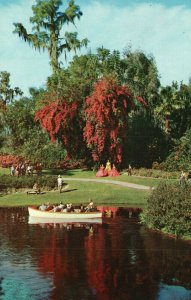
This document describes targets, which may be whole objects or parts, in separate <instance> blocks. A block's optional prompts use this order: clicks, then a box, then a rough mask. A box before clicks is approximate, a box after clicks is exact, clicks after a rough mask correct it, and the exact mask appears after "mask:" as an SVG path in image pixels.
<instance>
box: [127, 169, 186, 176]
mask: <svg viewBox="0 0 191 300" xmlns="http://www.w3.org/2000/svg"><path fill="white" fill-rule="evenodd" d="M133 175H136V176H143V177H152V178H161V179H178V178H179V176H180V172H175V171H174V172H168V171H163V170H155V169H146V168H140V169H133Z"/></svg>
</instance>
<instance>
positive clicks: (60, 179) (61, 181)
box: [57, 175, 64, 193]
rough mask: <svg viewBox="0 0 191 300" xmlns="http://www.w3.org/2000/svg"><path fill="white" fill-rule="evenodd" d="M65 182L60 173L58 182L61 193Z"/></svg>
mask: <svg viewBox="0 0 191 300" xmlns="http://www.w3.org/2000/svg"><path fill="white" fill-rule="evenodd" d="M63 183H64V181H63V179H62V178H61V176H60V175H58V178H57V184H58V190H59V192H60V193H61V191H62V186H63Z"/></svg>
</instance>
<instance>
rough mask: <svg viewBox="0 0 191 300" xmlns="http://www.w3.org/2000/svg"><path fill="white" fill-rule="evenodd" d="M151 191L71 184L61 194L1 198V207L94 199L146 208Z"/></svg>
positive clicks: (110, 203) (24, 194)
mask: <svg viewBox="0 0 191 300" xmlns="http://www.w3.org/2000/svg"><path fill="white" fill-rule="evenodd" d="M149 193H150V192H149V191H143V190H137V189H132V188H127V187H120V186H116V185H112V184H101V183H93V182H91V183H88V182H78V181H74V182H73V181H72V182H69V187H68V188H67V189H66V190H65V191H63V192H62V193H61V194H60V193H59V192H58V191H57V190H53V191H45V194H42V195H27V193H26V190H25V191H18V192H16V193H13V194H9V195H4V196H2V197H0V206H26V205H39V204H41V203H43V202H50V203H59V202H60V201H62V202H63V203H68V202H69V203H70V202H71V203H73V204H80V203H88V201H89V199H90V198H91V199H93V201H94V203H95V204H96V205H117V206H137V207H144V206H145V204H146V199H147V197H148V195H149Z"/></svg>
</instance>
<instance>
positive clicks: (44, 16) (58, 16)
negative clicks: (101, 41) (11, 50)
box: [14, 0, 88, 73]
mask: <svg viewBox="0 0 191 300" xmlns="http://www.w3.org/2000/svg"><path fill="white" fill-rule="evenodd" d="M61 5H62V1H61V0H36V5H33V6H32V11H33V16H32V17H31V18H30V23H31V24H32V25H33V27H32V33H28V32H27V30H26V28H25V27H24V26H23V25H22V24H21V23H14V26H15V30H14V33H16V34H18V35H19V37H21V38H22V39H23V40H24V41H25V42H28V43H29V45H31V46H33V47H34V48H35V49H37V50H39V51H40V50H41V49H42V50H47V51H48V53H49V57H50V65H51V67H52V70H53V73H56V72H57V71H58V70H59V68H60V66H59V57H60V55H61V54H62V53H63V52H64V54H65V58H66V54H67V52H69V51H71V50H73V51H75V52H76V50H78V49H80V48H81V47H82V46H87V43H88V40H87V39H83V40H81V41H80V40H78V38H77V33H76V32H67V31H65V33H64V34H63V32H62V29H63V26H64V25H65V26H68V25H69V24H73V25H75V20H76V18H77V19H80V17H81V16H82V12H81V11H80V8H79V6H78V5H76V4H75V1H74V0H70V1H69V2H68V6H67V7H66V9H65V11H59V8H60V7H61Z"/></svg>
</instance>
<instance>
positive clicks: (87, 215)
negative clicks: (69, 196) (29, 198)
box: [28, 207, 102, 221]
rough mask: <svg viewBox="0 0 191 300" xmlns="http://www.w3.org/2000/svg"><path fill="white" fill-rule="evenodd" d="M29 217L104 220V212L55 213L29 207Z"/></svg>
mask: <svg viewBox="0 0 191 300" xmlns="http://www.w3.org/2000/svg"><path fill="white" fill-rule="evenodd" d="M28 212H29V216H31V217H37V218H50V219H55V220H63V221H65V220H77V221H80V220H82V219H83V220H85V219H99V218H102V212H100V211H93V212H77V211H74V212H53V211H42V210H39V209H38V208H34V207H28Z"/></svg>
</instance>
